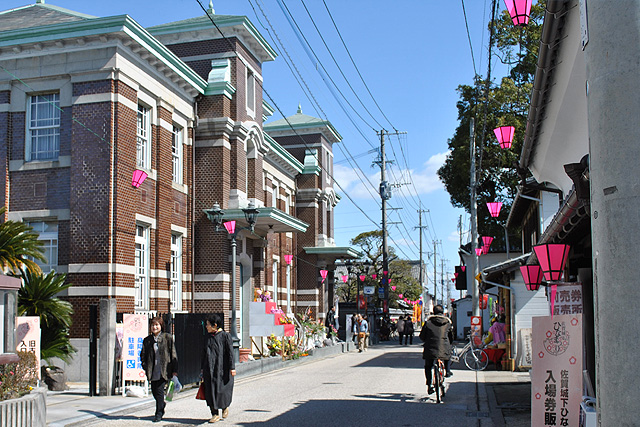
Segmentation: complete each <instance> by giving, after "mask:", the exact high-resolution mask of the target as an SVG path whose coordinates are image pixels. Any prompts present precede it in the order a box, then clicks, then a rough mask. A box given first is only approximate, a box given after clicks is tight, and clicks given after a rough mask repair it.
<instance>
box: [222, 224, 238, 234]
mask: <svg viewBox="0 0 640 427" xmlns="http://www.w3.org/2000/svg"><path fill="white" fill-rule="evenodd" d="M224 228H226V229H227V232H228V233H229V234H233V232H234V231H236V222H235V221H227V222H225V223H224Z"/></svg>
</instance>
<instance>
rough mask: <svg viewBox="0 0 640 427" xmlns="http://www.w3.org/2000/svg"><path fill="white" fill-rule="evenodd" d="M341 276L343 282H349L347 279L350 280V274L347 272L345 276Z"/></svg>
mask: <svg viewBox="0 0 640 427" xmlns="http://www.w3.org/2000/svg"><path fill="white" fill-rule="evenodd" d="M340 278H341V279H342V283H347V281H348V280H349V276H347V275H346V274H345V275H343V276H340Z"/></svg>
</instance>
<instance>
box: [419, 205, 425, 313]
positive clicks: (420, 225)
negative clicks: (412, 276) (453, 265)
mask: <svg viewBox="0 0 640 427" xmlns="http://www.w3.org/2000/svg"><path fill="white" fill-rule="evenodd" d="M423 212H427V211H425V210H422V202H420V209H418V226H417V227H416V228H417V229H418V233H420V274H419V276H418V277H419V279H418V281H419V282H420V287H421V288H422V295H423V297H422V304H423V305H422V308H423V310H422V315H423V316H424V314H425V313H424V304H426V303H427V295H426V289H427V288H426V284H425V283H423V282H424V280H423V277H424V268H423V265H422V229H423V228H427V226H426V225H424V226H423V225H422V213H423Z"/></svg>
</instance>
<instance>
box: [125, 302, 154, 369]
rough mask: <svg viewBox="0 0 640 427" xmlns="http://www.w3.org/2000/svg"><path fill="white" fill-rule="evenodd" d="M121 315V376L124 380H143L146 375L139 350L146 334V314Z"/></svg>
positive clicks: (147, 319) (147, 322) (147, 321)
mask: <svg viewBox="0 0 640 427" xmlns="http://www.w3.org/2000/svg"><path fill="white" fill-rule="evenodd" d="M122 317H123V320H124V321H123V324H124V326H123V334H122V343H123V348H122V360H123V365H122V378H123V380H125V381H144V380H145V378H146V376H145V373H144V370H143V369H142V362H140V350H142V341H144V338H145V337H146V336H147V335H148V333H147V329H149V327H148V324H149V318H148V317H147V315H146V314H125V315H124V316H122Z"/></svg>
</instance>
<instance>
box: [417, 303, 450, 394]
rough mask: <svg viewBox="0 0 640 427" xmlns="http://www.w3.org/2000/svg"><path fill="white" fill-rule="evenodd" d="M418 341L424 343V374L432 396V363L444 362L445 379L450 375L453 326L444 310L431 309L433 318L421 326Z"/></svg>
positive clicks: (430, 317)
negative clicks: (437, 360)
mask: <svg viewBox="0 0 640 427" xmlns="http://www.w3.org/2000/svg"><path fill="white" fill-rule="evenodd" d="M420 339H421V340H422V341H424V344H423V345H424V350H423V352H422V358H423V359H424V374H425V376H426V377H427V392H428V393H429V394H432V393H433V392H434V391H435V390H434V388H433V387H432V385H431V379H432V378H433V375H432V368H433V361H434V360H436V359H440V360H442V361H444V364H445V368H446V370H447V374H446V376H447V377H450V376H451V375H453V374H452V373H451V366H450V365H451V361H450V359H451V344H452V343H453V325H452V324H451V320H450V319H449V318H448V317H447V316H445V315H444V308H443V307H442V305H440V304H438V305H436V306H435V307H433V316H429V318H428V319H427V320H426V321H425V322H424V324H423V325H422V331H420Z"/></svg>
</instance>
